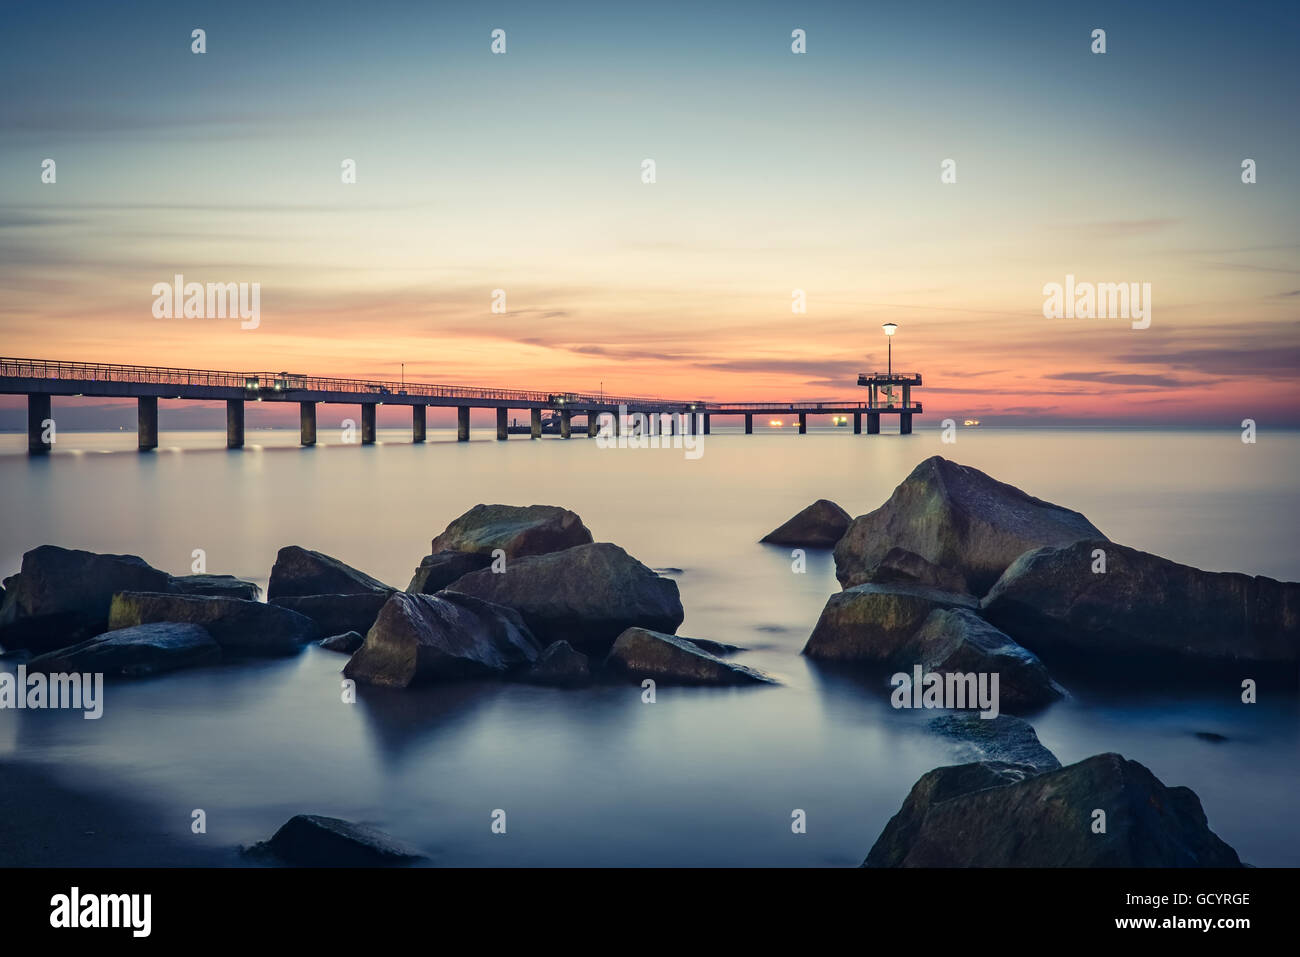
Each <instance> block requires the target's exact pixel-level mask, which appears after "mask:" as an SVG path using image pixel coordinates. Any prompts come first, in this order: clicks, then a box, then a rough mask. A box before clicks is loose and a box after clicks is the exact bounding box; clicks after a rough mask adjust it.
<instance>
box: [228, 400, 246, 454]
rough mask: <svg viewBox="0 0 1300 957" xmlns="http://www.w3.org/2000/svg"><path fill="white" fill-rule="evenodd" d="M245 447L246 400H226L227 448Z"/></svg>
mask: <svg viewBox="0 0 1300 957" xmlns="http://www.w3.org/2000/svg"><path fill="white" fill-rule="evenodd" d="M243 447H244V400H243V399H227V400H226V448H228V449H242V448H243Z"/></svg>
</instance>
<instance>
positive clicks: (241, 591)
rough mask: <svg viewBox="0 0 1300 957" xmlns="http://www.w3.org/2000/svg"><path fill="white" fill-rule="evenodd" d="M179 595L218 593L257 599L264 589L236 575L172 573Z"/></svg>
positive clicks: (174, 586) (174, 585) (223, 595)
mask: <svg viewBox="0 0 1300 957" xmlns="http://www.w3.org/2000/svg"><path fill="white" fill-rule="evenodd" d="M168 590H169V591H173V592H175V593H176V594H178V595H216V596H217V597H219V598H243V599H245V600H246V601H257V599H258V597H259V596H260V595H261V594H262V589H261V588H259V587H258V586H257V584H256V583H254V582H249V581H244V580H243V579H242V578H236V577H235V576H234V575H172V576H171V588H170V589H168Z"/></svg>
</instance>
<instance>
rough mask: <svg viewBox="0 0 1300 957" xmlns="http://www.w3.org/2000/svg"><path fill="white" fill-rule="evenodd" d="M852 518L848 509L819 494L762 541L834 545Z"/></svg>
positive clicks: (774, 543) (808, 546) (807, 545)
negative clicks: (818, 496)
mask: <svg viewBox="0 0 1300 957" xmlns="http://www.w3.org/2000/svg"><path fill="white" fill-rule="evenodd" d="M851 521H853V518H852V516H850V515H849V513H848V512H846V511H844V509H842V508H840V507H839V506H838V505H836V504H835V503H834V502H831V501H828V500H826V499H824V498H819V499H818V500H817V501H815V502H813V503H812V504H811V505H809V506H808V507H807V508H805V509H803V510H802V511H800V512H798V513H797V514H796V515H795V516H794V517H793V518H791V519H790V520H789V521H787V522H786V523H785V524H784V525H781V526H780V527H779V528H775V529H773V530H772V531H770V532H768V533H767V534H766V535H764V536H763V537H762V538H760V539H759V541H760V542H767V543H768V544H770V545H793V546H800V547H803V548H834V547H835V543H836V542H838V541H839V540H840V539H841V538H842V537H843V536H844V533H845V532H846V531H847V530H848V527H849V522H851Z"/></svg>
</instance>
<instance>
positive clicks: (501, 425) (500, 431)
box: [497, 409, 510, 442]
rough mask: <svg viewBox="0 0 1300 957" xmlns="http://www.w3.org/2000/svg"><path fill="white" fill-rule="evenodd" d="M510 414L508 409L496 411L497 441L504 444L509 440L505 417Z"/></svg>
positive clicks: (508, 429) (508, 425)
mask: <svg viewBox="0 0 1300 957" xmlns="http://www.w3.org/2000/svg"><path fill="white" fill-rule="evenodd" d="M509 414H510V410H509V409H497V441H498V442H504V441H505V440H506V439H508V438H510V423H509V421H507V419H506V416H508V415H509Z"/></svg>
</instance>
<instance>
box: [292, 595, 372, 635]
mask: <svg viewBox="0 0 1300 957" xmlns="http://www.w3.org/2000/svg"><path fill="white" fill-rule="evenodd" d="M392 593H393V591H392V589H389V590H387V591H368V592H359V593H357V594H355V595H293V596H290V597H286V598H272V599H271V601H270V604H272V605H278V606H279V607H281V608H288V609H289V610H290V611H296V612H297V613H298V614H300V615H305V616H306V617H308V618H310V619H311V620H312V621H314V622H316V625H317V627H318V628H320V630H321V633H322V634H325V635H334V634H337V633H339V632H341V631H359V632H361V634H363V635H364V634H365V633H366V632H367V631H369V630H370V626H371V625H373V624H374V623H375V619H376V618H378V617H379V610H380V609H381V608H383V607H384V603H385V602H386V601H388V596H389V595H391V594H392Z"/></svg>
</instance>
